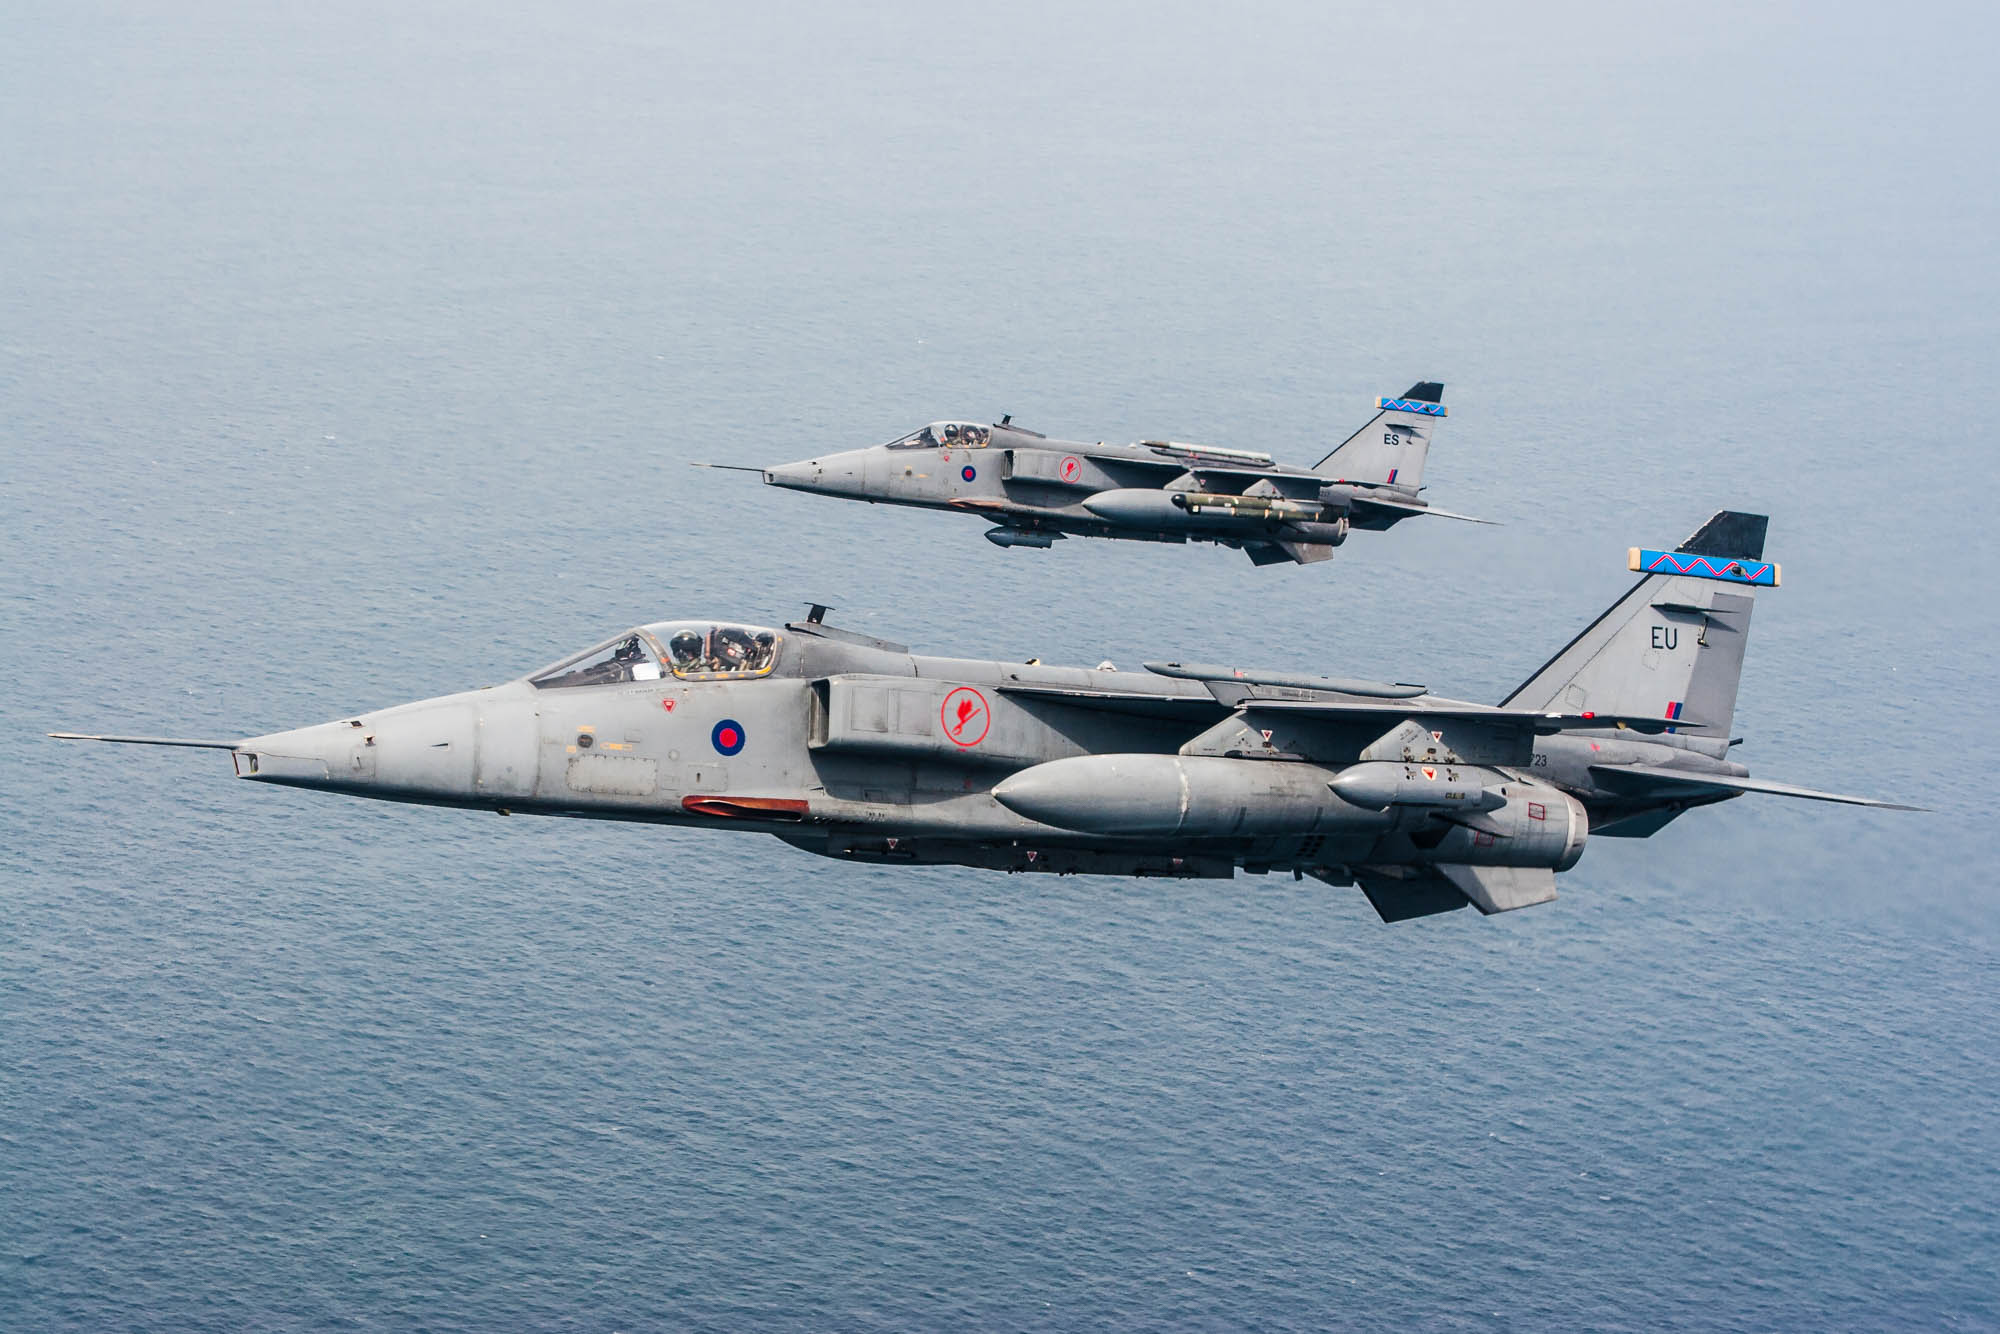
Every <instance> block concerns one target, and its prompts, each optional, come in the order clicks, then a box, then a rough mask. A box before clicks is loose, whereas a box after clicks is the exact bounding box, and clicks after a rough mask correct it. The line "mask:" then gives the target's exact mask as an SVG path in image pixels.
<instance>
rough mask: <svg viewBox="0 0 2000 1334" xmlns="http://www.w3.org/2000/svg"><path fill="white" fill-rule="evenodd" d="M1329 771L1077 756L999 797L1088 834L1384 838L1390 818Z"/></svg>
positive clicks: (1019, 810)
mask: <svg viewBox="0 0 2000 1334" xmlns="http://www.w3.org/2000/svg"><path fill="white" fill-rule="evenodd" d="M1333 776H1334V775H1333V771H1332V770H1328V769H1322V768H1320V767H1319V766H1317V765H1310V764H1273V763H1271V762H1270V761H1268V760H1229V759H1222V758H1220V757H1216V756H1208V755H1079V756H1074V757H1072V758H1070V759H1066V760H1051V761H1050V762H1049V763H1047V764H1037V765H1035V766H1034V767H1032V768H1029V769H1023V770H1021V772H1019V773H1017V774H1013V775H1011V776H1010V777H1008V778H1006V779H1004V780H1002V781H1001V782H1000V784H999V785H998V786H997V787H995V788H994V789H993V795H994V797H995V798H996V799H998V801H999V802H1000V804H1001V805H1002V806H1005V807H1006V808H1007V809H1008V810H1010V811H1013V812H1014V813H1015V814H1016V815H1023V816H1026V817H1027V818H1028V819H1030V820H1037V821H1040V822H1041V823H1042V824H1048V825H1054V826H1056V827H1057V828H1058V829H1074V830H1078V831H1080V832H1083V833H1090V834H1128V835H1160V834H1176V835H1182V836H1186V837H1234V836H1243V837H1252V836H1256V835H1264V834H1298V835H1306V834H1312V833H1317V832H1322V831H1329V830H1336V829H1337V830H1339V831H1341V832H1343V833H1348V832H1367V831H1369V830H1378V829H1386V828H1388V827H1389V826H1390V825H1391V824H1393V823H1394V822H1395V819H1396V816H1395V815H1394V813H1393V812H1386V813H1385V812H1383V811H1368V810H1363V809H1361V808H1360V807H1357V806H1355V805H1353V804H1351V803H1350V802H1348V801H1346V800H1344V799H1343V798H1341V797H1340V796H1338V795H1336V794H1335V793H1334V792H1333V791H1332V790H1331V789H1330V788H1329V787H1328V781H1329V780H1330V779H1331V778H1332V777H1333Z"/></svg>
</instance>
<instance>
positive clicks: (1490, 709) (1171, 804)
mask: <svg viewBox="0 0 2000 1334" xmlns="http://www.w3.org/2000/svg"><path fill="white" fill-rule="evenodd" d="M1763 545H1764V520H1763V518H1762V516H1759V515H1744V514H1732V513H1727V512H1725V513H1722V514H1718V515H1716V516H1715V518H1713V519H1712V520H1710V521H1709V522H1708V524H1706V525H1705V526H1704V527H1703V528H1702V529H1701V531H1700V532H1698V533H1696V534H1695V535H1694V536H1693V537H1692V538H1690V539H1689V540H1688V541H1687V542H1685V543H1683V544H1682V545H1681V546H1680V547H1678V548H1676V549H1675V550H1673V551H1642V550H1637V549H1635V550H1633V551H1632V552H1631V555H1630V564H1631V566H1632V568H1633V569H1635V570H1638V571H1639V572H1640V573H1639V579H1638V581H1637V582H1636V583H1635V584H1634V585H1633V586H1632V588H1631V589H1630V590H1629V591H1628V592H1626V593H1625V594H1624V595H1623V596H1622V597H1620V598H1619V599H1618V600H1617V601H1616V602H1615V603H1613V604H1612V606H1611V607H1610V608H1609V609H1608V610H1607V611H1606V612H1605V613H1604V614H1603V615H1601V616H1599V617H1598V618H1597V619H1596V620H1595V621H1594V622H1592V623H1591V625H1590V626H1589V627H1588V628H1587V629H1585V630H1584V632H1583V633H1582V634H1580V635H1578V636H1577V637H1576V638H1575V639H1574V640H1572V641H1571V642H1570V643H1569V645H1568V646H1567V647H1565V648H1564V649H1562V650H1561V651H1560V652H1559V653H1557V654H1556V655H1555V657H1553V658H1551V659H1550V660H1549V662H1548V663H1547V664H1546V665H1545V666H1543V667H1542V668H1540V669H1539V670H1538V671H1536V672H1535V673H1534V675H1532V676H1531V677H1529V679H1528V680H1527V682H1526V683H1525V684H1523V685H1522V686H1521V687H1520V688H1519V689H1518V690H1516V691H1514V693H1513V694H1512V695H1510V696H1509V697H1508V698H1507V699H1506V700H1504V701H1502V702H1501V703H1500V704H1498V705H1491V704H1473V703H1467V702H1463V701H1459V700H1453V699H1448V698H1443V697H1440V696H1437V695H1433V694H1431V693H1430V692H1429V691H1428V690H1426V689H1425V688H1424V687H1422V686H1420V685H1408V684H1402V683H1391V682H1369V681H1357V680H1340V679H1334V678H1329V677H1322V676H1307V675H1289V674H1282V673H1271V672H1253V671H1246V670H1243V669H1240V668H1234V667H1228V666H1203V665H1197V664H1184V663H1156V664H1148V666H1149V670H1148V671H1146V672H1119V671H1114V670H1108V664H1107V665H1105V666H1101V667H1099V668H1098V669H1096V670H1091V671H1086V670H1082V669H1079V668H1071V667H1045V666H1042V665H1040V664H1038V663H1028V664H1020V663H1005V662H981V661H972V660H966V659H957V658H933V657H924V656H919V655H914V654H912V653H910V651H909V650H908V649H906V648H904V647H903V646H902V645H900V644H890V643H886V642H884V641H882V640H879V639H872V638H869V637H867V636H865V635H859V634H855V633H853V632H851V631H846V630H837V629H835V628H833V627H832V626H829V625H827V624H826V623H825V621H824V619H823V617H822V615H821V613H822V612H823V611H824V609H823V608H816V609H815V612H814V614H813V615H812V616H810V617H808V618H807V619H806V620H805V621H802V622H797V623H794V624H791V625H787V626H785V627H784V628H783V629H782V630H770V629H762V628H759V627H756V626H753V625H743V624H739V623H737V622H735V621H732V620H717V619H712V618H703V619H689V620H678V621H665V622H661V623H659V624H655V625H645V626H639V627H636V628H634V629H631V630H627V631H624V632H623V633H621V634H618V635H616V636H614V637H612V638H611V639H609V640H607V641H606V642H604V643H602V644H599V645H597V646H595V647H593V648H589V649H586V650H584V651H583V652H581V653H578V654H575V655H573V656H570V657H567V658H564V659H562V660H561V661H558V662H555V663H553V664H551V665H550V666H548V667H545V668H542V669H541V670H540V671H536V672H532V673H530V674H529V675H527V676H525V677H522V678H521V679H519V680H517V681H514V682H511V683H509V684H507V685H501V686H493V687H490V688H487V689H484V690H473V691H467V692H465V693H462V694H456V695H446V696H442V697H440V698H436V699H428V700H420V701H418V702H416V703H413V704H404V705H400V706H398V707H395V708H389V709H382V710H379V711H376V712H370V713H359V714H355V715H352V716H351V717H346V718H341V719H337V720H335V721H333V722H329V723H322V724H319V725H317V726H313V727H305V728H300V729H298V730H296V731H289V732H277V733H273V734H271V735H269V736H260V737H252V738H250V739H248V740H244V741H178V740H172V739H166V738H145V737H91V738H78V739H88V740H100V741H132V742H144V743H148V744H156V745H182V746H208V747H213V748H216V749H220V750H227V751H229V752H231V756H230V758H231V760H232V761H233V762H234V764H235V766H236V773H237V775H238V776H239V777H242V778H246V779H251V780H254V781H256V782H261V783H277V784H282V785H285V786H289V787H300V788H314V789H320V790H324V791H331V792H342V793H348V794H350V795H353V796H362V797H379V798H384V799H387V800H390V801H404V802H417V803H422V804H426V805H433V806H457V807H465V808H469V809H473V810H486V811H498V812H499V813H501V814H503V815H506V814H510V813H521V814H542V815H568V816H582V817H588V818H594V819H602V820H638V821H645V822H648V823H654V824H670V825H691V826H697V827H704V826H705V827H708V828H711V829H739V830H749V831H756V832H761V833H767V834H775V835H776V836H777V837H779V838H781V839H783V840H784V841H785V842H787V843H790V844H792V845H793V846H794V847H797V848H801V849H803V850H805V851H807V852H813V853H817V854H819V855H821V856H825V857H833V858H839V859H843V860H850V861H862V862H885V863H928V864H958V865H966V866H979V867H989V868H992V869H995V870H1007V871H1054V872H1058V873H1069V872H1079V871H1087V872H1100V873H1108V874H1113V875H1157V876H1195V877H1216V878H1221V879H1227V878H1229V877H1230V876H1232V875H1233V874H1234V873H1235V871H1236V869H1237V868H1238V867H1241V868H1243V869H1244V870H1247V871H1251V872H1268V871H1292V872H1294V873H1296V874H1299V875H1312V876H1316V877H1318V878H1320V879H1322V880H1326V881H1328V882H1330V883H1333V884H1336V885H1358V886H1360V888H1361V889H1362V891H1363V892H1365V893H1366V894H1367V896H1368V898H1369V901H1370V902H1371V903H1373V904H1374V906H1375V908H1376V910H1377V911H1378V912H1379V913H1380V914H1381V915H1382V917H1383V918H1384V919H1385V920H1390V921H1394V920H1398V919H1401V918H1405V917H1415V916H1421V915H1424V914H1428V913H1437V912H1443V911H1446V910H1447V909H1451V908H1462V907H1465V906H1466V905H1467V904H1468V903H1470V904H1473V905H1475V906H1477V907H1478V908H1479V909H1480V911H1481V912H1486V913H1493V912H1502V911H1506V910H1508V909H1513V908H1524V907H1527V906H1529V905H1531V904H1536V903H1544V902H1547V901H1548V900H1550V899H1552V898H1554V897H1555V893H1556V888H1555V877H1556V873H1557V872H1559V871H1566V870H1568V869H1569V868H1570V867H1571V866H1573V865H1575V864H1576V860H1577V858H1578V857H1580V856H1581V855H1582V853H1583V848H1584V842H1585V840H1586V839H1587V838H1590V837H1598V836H1608V837H1645V836H1646V835H1649V834H1652V833H1655V832H1657V831H1658V830H1659V829H1661V828H1662V827H1663V826H1665V825H1666V824H1667V823H1668V822H1669V821H1671V820H1673V819H1674V818H1675V817H1676V816H1678V815H1680V814H1681V813H1682V812H1684V811H1687V810H1690V809H1692V808H1694V807H1697V806H1705V805H1708V804H1710V803H1712V802H1718V801H1725V800H1727V799H1729V798H1731V797H1736V796H1739V795H1741V794H1743V793H1746V792H1764V793H1775V794H1778V795H1781V796H1792V797H1812V798H1816V799H1819V800H1822V801H1839V802H1853V803H1858V804H1861V805H1882V804H1884V803H1881V802H1874V801H1870V800H1868V799H1866V798H1860V797H1846V796H1841V795H1839V794H1836V793H1830V792H1817V791H1813V790H1811V789H1807V788H1799V787H1792V786H1789V785H1787V784H1782V783H1772V782H1768V781H1765V780H1761V779H1755V778H1751V777H1750V776H1749V772H1748V770H1746V769H1745V768H1744V767H1743V766H1742V765H1741V764H1737V763H1735V762H1733V761H1731V760H1730V759H1729V758H1728V755H1729V751H1730V748H1731V746H1733V745H1734V744H1735V743H1734V742H1733V741H1732V740H1731V738H1730V728H1731V721H1732V718H1733V715H1734V712H1735V706H1736V683H1737V678H1738V675H1739V673H1740V671H1741V669H1742V666H1743V649H1744V644H1745V641H1746V639H1747V637H1748V634H1749V630H1750V612H1751V607H1752V598H1753V597H1754V594H1755V592H1756V590H1757V588H1759V587H1769V586H1772V585H1775V584H1776V583H1777V581H1778V568H1777V566H1775V565H1773V564H1769V563H1767V562H1765V561H1764V560H1763V559H1762V552H1763Z"/></svg>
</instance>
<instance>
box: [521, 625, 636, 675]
mask: <svg viewBox="0 0 2000 1334" xmlns="http://www.w3.org/2000/svg"><path fill="white" fill-rule="evenodd" d="M659 679H660V659H659V655H658V654H656V653H655V652H654V651H653V647H652V645H651V643H650V642H649V641H648V640H647V637H646V635H645V633H644V632H643V631H640V630H632V631H628V632H627V633H625V634H623V635H620V636H619V637H618V638H617V639H614V640H612V641H611V642H610V643H608V644H599V645H598V646H597V647H596V648H593V649H588V650H586V651H584V652H582V653H579V654H577V656H575V657H574V658H570V659H568V660H566V661H564V662H559V663H557V664H556V665H555V666H553V667H551V668H549V669H548V670H547V671H545V672H543V673H541V674H540V675H539V676H535V677H531V678H530V681H531V683H532V684H533V685H535V686H536V687H537V688H539V689H542V690H561V689H566V688H568V687H570V686H612V685H622V684H624V683H625V682H628V681H657V680H659Z"/></svg>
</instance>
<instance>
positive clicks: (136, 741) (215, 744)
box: [49, 732, 243, 750]
mask: <svg viewBox="0 0 2000 1334" xmlns="http://www.w3.org/2000/svg"><path fill="white" fill-rule="evenodd" d="M49 735H50V736H52V737H54V738H55V739H56V740H58V741H112V742H116V743H117V744H119V745H121V746H193V747H196V748H197V749H200V750H235V749H236V748H237V747H238V746H240V745H242V744H243V743H242V742H240V741H194V740H190V739H188V738H187V737H178V736H94V735H92V734H91V733H88V732H51V733H49Z"/></svg>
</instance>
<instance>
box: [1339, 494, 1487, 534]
mask: <svg viewBox="0 0 2000 1334" xmlns="http://www.w3.org/2000/svg"><path fill="white" fill-rule="evenodd" d="M1354 503H1355V504H1357V505H1366V506H1367V507H1368V508H1369V509H1378V510H1393V511H1395V512H1396V513H1398V514H1429V515H1433V516H1435V517H1437V518H1440V519H1457V520H1459V521H1461V522H1463V523H1483V524H1487V525H1489V526H1493V527H1497V526H1499V523H1500V521H1499V520H1498V519H1481V518H1478V517H1477V516H1475V515H1471V514H1460V513H1458V512H1457V511H1455V510H1441V509H1439V508H1438V507H1437V506H1435V505H1409V504H1405V503H1403V502H1402V501H1400V500H1388V499H1385V498H1383V497H1379V496H1362V497H1360V498H1358V499H1356V500H1355V502H1354Z"/></svg>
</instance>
